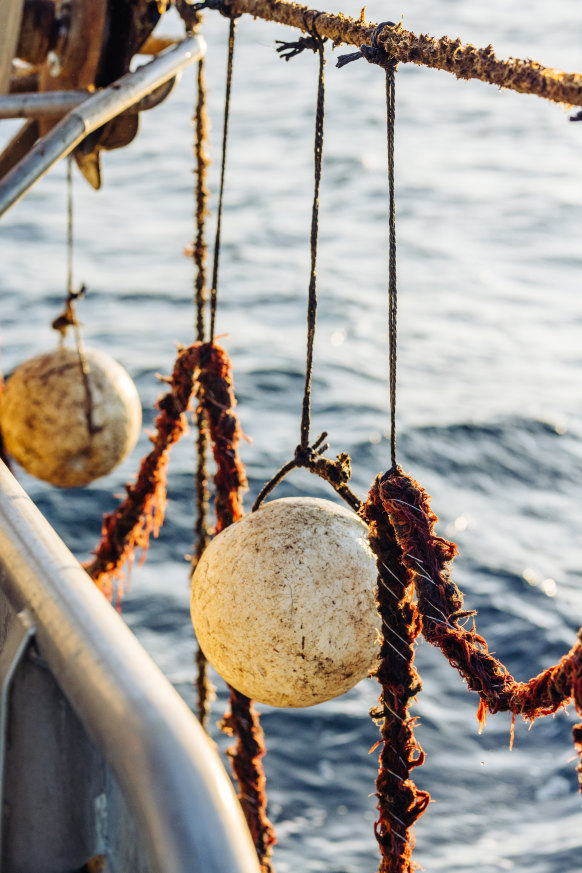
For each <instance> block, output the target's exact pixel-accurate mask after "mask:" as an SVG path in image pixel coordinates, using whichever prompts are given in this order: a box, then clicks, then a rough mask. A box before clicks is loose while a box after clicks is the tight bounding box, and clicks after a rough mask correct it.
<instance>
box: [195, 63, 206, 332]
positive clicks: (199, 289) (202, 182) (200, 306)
mask: <svg viewBox="0 0 582 873" xmlns="http://www.w3.org/2000/svg"><path fill="white" fill-rule="evenodd" d="M204 72H205V63H204V58H201V59H200V60H199V61H198V75H197V78H196V89H197V100H196V111H195V115H194V131H195V138H194V160H195V170H194V172H195V178H196V181H195V185H194V203H195V207H196V213H195V223H196V233H195V238H194V246H193V249H192V258H193V260H194V263H195V265H196V278H195V285H194V303H195V305H196V339H197V340H198V342H203V341H204V335H205V324H204V321H205V319H204V308H205V306H206V303H207V300H208V295H207V291H206V257H207V253H208V252H207V246H206V239H205V234H204V230H205V227H204V225H205V218H206V215H207V214H208V187H207V182H206V169H207V167H208V154H207V144H208V115H207V112H206V85H205V77H204Z"/></svg>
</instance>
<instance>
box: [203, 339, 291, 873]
mask: <svg viewBox="0 0 582 873" xmlns="http://www.w3.org/2000/svg"><path fill="white" fill-rule="evenodd" d="M204 348H205V350H204V352H203V353H202V364H203V370H202V373H201V376H200V379H199V391H198V399H199V402H200V405H201V406H202V407H203V408H204V410H205V413H206V416H207V421H208V428H209V432H210V439H211V442H212V449H213V453H214V460H215V462H216V468H217V469H216V475H215V478H214V484H215V490H216V494H215V512H216V522H217V524H216V533H219V532H220V531H222V530H224V529H225V528H227V527H228V526H229V525H231V524H233V523H234V522H236V521H239V519H241V518H242V516H243V505H242V497H243V493H244V491H246V488H247V480H246V475H245V470H244V466H243V464H242V461H241V460H240V457H239V454H238V444H239V442H240V440H241V437H242V431H241V428H240V425H239V421H238V418H237V416H236V414H235V412H234V409H235V406H236V398H235V396H234V390H233V384H232V370H231V366H230V361H229V358H228V356H227V354H226V352H225V351H224V350H223V349H221V348H220V347H219V346H217V345H215V344H207V345H206V346H205V347H204ZM229 690H230V712H228V713H227V714H226V715H225V717H224V719H223V720H222V722H221V726H222V728H223V730H224V731H225V732H226V733H231V734H235V735H236V737H237V742H236V745H235V746H234V747H233V748H232V749H230V750H229V754H230V757H231V761H232V768H233V771H234V774H235V776H236V779H237V781H238V784H239V800H240V802H241V805H242V808H243V812H244V814H245V817H246V820H247V824H248V826H249V830H250V832H251V836H252V838H253V842H254V845H255V849H256V852H257V856H258V858H259V863H260V865H261V870H262V871H263V873H271V871H272V867H271V846H272V845H273V843H274V842H275V833H274V831H273V827H272V825H271V822H270V821H269V819H268V818H267V798H266V794H265V782H266V780H265V774H264V770H263V766H262V758H263V756H264V755H265V752H266V749H265V744H264V739H263V732H262V730H261V726H260V723H259V716H258V714H257V712H256V711H255V709H254V707H253V703H252V701H251V700H249V698H248V697H246V696H245V695H244V694H241V693H240V692H239V691H236V690H235V689H234V688H232V687H230V688H229Z"/></svg>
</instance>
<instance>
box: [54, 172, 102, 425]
mask: <svg viewBox="0 0 582 873" xmlns="http://www.w3.org/2000/svg"><path fill="white" fill-rule="evenodd" d="M74 217H75V216H74V209H73V156H72V155H70V156H69V159H68V161H67V297H66V300H65V309H64V311H63V312H62V313H61V315H59V316H58V317H57V318H55V320H54V321H53V323H52V327H53V328H54V329H55V330H57V331H58V332H59V333H60V335H61V344H62V342H63V341H64V338H65V335H66V333H67V330H68V328H69V327H71V326H72V328H73V332H74V335H75V346H76V350H77V357H78V359H79V366H80V368H81V378H82V379H83V388H84V392H85V417H86V421H87V430H88V432H89V434H90V435H91V436H92V435H93V434H95V433H96V432H97V431H98V430H99V428H97V427H96V426H95V423H94V420H93V398H92V397H91V386H90V383H89V372H90V369H89V365H88V364H87V359H86V357H85V353H84V351H83V341H82V338H81V326H80V324H79V320H78V318H77V311H76V302H77V300H79V299H80V298H81V297H83V296H84V294H85V290H86V289H85V286H84V285H81V287H80V288H79V290H78V291H75V290H73V262H74V250H75V238H74Z"/></svg>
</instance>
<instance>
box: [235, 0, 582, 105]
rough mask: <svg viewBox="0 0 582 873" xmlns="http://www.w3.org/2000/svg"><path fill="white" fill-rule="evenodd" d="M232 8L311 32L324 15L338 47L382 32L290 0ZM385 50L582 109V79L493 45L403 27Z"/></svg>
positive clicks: (256, 0) (322, 27) (322, 26)
mask: <svg viewBox="0 0 582 873" xmlns="http://www.w3.org/2000/svg"><path fill="white" fill-rule="evenodd" d="M222 5H224V4H222ZM228 9H229V10H230V14H236V15H243V14H246V15H251V16H253V18H263V19H265V20H266V21H276V22H278V23H279V24H285V25H288V26H289V27H294V28H299V29H302V30H309V26H310V22H311V21H312V20H313V18H314V17H315V16H318V31H319V33H320V35H321V36H325V37H327V38H328V39H329V40H331V42H332V43H333V44H334V45H340V44H341V43H346V44H348V45H355V46H360V45H362V44H363V43H365V44H367V45H369V44H370V43H371V42H372V38H373V36H374V31H375V29H376V25H375V24H369V23H367V22H366V21H365V19H364V17H363V15H360V18H359V19H358V20H355V19H353V18H350V17H349V16H348V15H342V14H340V15H334V14H333V13H328V12H324V13H322V12H317V11H316V10H315V9H310V8H309V7H307V6H303V5H301V4H300V3H293V2H288V0H230V2H229V3H228ZM379 47H380V48H381V49H383V50H384V51H385V52H386V53H387V54H388V55H390V56H391V57H393V58H394V60H395V61H396V62H397V63H413V64H417V65H419V66H424V67H430V68H432V69H436V70H445V71H446V72H448V73H452V74H453V75H454V76H456V77H457V78H458V79H478V80H479V81H481V82H488V83H490V84H492V85H495V86H497V87H498V88H505V89H511V90H512V91H517V92H519V93H522V94H535V95H537V96H538V97H543V98H544V99H545V100H551V101H553V102H555V103H565V104H566V105H573V106H582V75H581V74H579V73H565V72H562V71H561V70H556V69H552V68H551V67H544V66H543V65H542V64H540V63H538V62H537V61H532V60H531V59H529V58H528V59H523V58H510V59H509V60H502V59H500V58H498V57H497V56H496V55H495V51H494V49H493V46H491V45H488V46H484V47H483V48H477V47H476V46H474V45H471V44H469V43H463V42H461V40H460V39H454V38H451V37H449V36H442V37H440V38H434V37H431V36H429V35H428V34H426V33H421V34H419V35H416V34H415V33H412V32H411V31H409V30H406V29H405V28H404V27H402V26H401V25H400V24H399V25H398V26H397V27H396V28H393V29H390V30H387V31H386V32H385V33H382V34H381V36H380V38H379Z"/></svg>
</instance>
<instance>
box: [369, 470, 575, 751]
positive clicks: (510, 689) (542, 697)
mask: <svg viewBox="0 0 582 873" xmlns="http://www.w3.org/2000/svg"><path fill="white" fill-rule="evenodd" d="M380 496H381V500H382V505H383V506H384V508H385V509H386V512H387V513H388V514H389V516H390V520H391V522H392V524H393V526H394V531H395V534H396V539H397V541H398V543H399V545H400V546H401V548H402V560H403V562H404V563H405V565H406V566H407V568H408V569H409V571H410V572H411V573H412V574H413V576H414V582H415V587H416V593H417V608H418V610H419V612H420V613H421V615H422V631H423V634H424V636H425V638H426V639H427V640H428V642H430V643H432V644H433V645H435V646H438V647H439V648H440V649H441V651H442V652H443V653H444V654H445V655H446V657H447V658H448V660H449V662H450V663H451V664H452V665H453V666H454V667H455V668H456V669H457V670H458V671H459V673H460V674H461V676H462V677H463V678H464V679H465V680H466V682H467V684H468V686H469V688H470V689H471V690H473V691H477V692H478V694H479V695H480V697H481V703H480V706H479V710H478V718H479V721H480V722H481V724H484V721H485V717H486V715H487V711H488V710H489V711H491V712H493V713H495V712H500V711H509V712H512V713H513V714H514V715H521V716H523V718H525V719H527V720H530V721H533V720H534V719H536V718H538V717H540V716H544V715H550V714H551V713H554V712H556V711H557V710H558V709H560V708H563V707H565V706H566V705H567V704H568V703H569V702H571V701H573V702H574V704H575V706H576V709H577V711H578V712H579V713H580V714H581V715H582V630H581V631H579V633H578V639H577V641H576V643H575V644H574V646H573V647H572V648H571V649H570V651H569V652H568V653H567V654H566V655H564V656H563V657H562V658H561V660H560V661H559V662H558V663H557V664H555V665H553V666H552V667H549V668H548V669H547V670H544V671H543V672H542V673H540V674H539V675H538V676H536V677H534V678H533V679H531V680H530V681H529V682H516V681H515V679H514V678H513V676H512V675H511V673H510V672H509V671H508V670H507V668H506V667H505V666H504V665H503V664H502V663H501V661H499V660H498V659H497V658H494V657H493V655H491V654H490V653H489V650H488V647H487V643H486V641H485V640H484V639H483V637H482V636H480V635H479V634H478V633H477V632H476V630H475V627H474V626H473V627H472V628H471V629H470V630H467V629H465V628H464V627H462V626H460V625H459V621H460V619H461V618H463V617H466V616H468V615H471V614H473V613H468V612H466V611H463V609H462V606H463V595H462V594H461V592H460V591H459V589H458V588H457V586H456V585H455V584H454V582H453V581H452V580H451V577H450V562H451V560H452V558H453V557H454V555H455V553H456V547H455V545H454V543H450V542H448V541H447V540H444V539H442V538H441V537H437V536H435V534H434V526H435V523H436V521H437V520H438V519H437V517H436V516H435V514H434V512H433V511H432V510H431V508H430V498H429V496H428V495H427V493H426V491H425V490H424V489H423V488H422V486H420V485H419V484H418V482H415V480H414V479H412V478H411V477H410V476H407V475H406V474H405V473H404V472H403V471H402V470H401V469H400V468H397V469H396V470H392V471H391V472H390V474H388V475H387V476H386V477H385V478H384V479H383V480H382V483H381V488H380ZM576 736H577V737H579V736H580V734H579V733H577V734H576ZM576 742H578V739H576Z"/></svg>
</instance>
